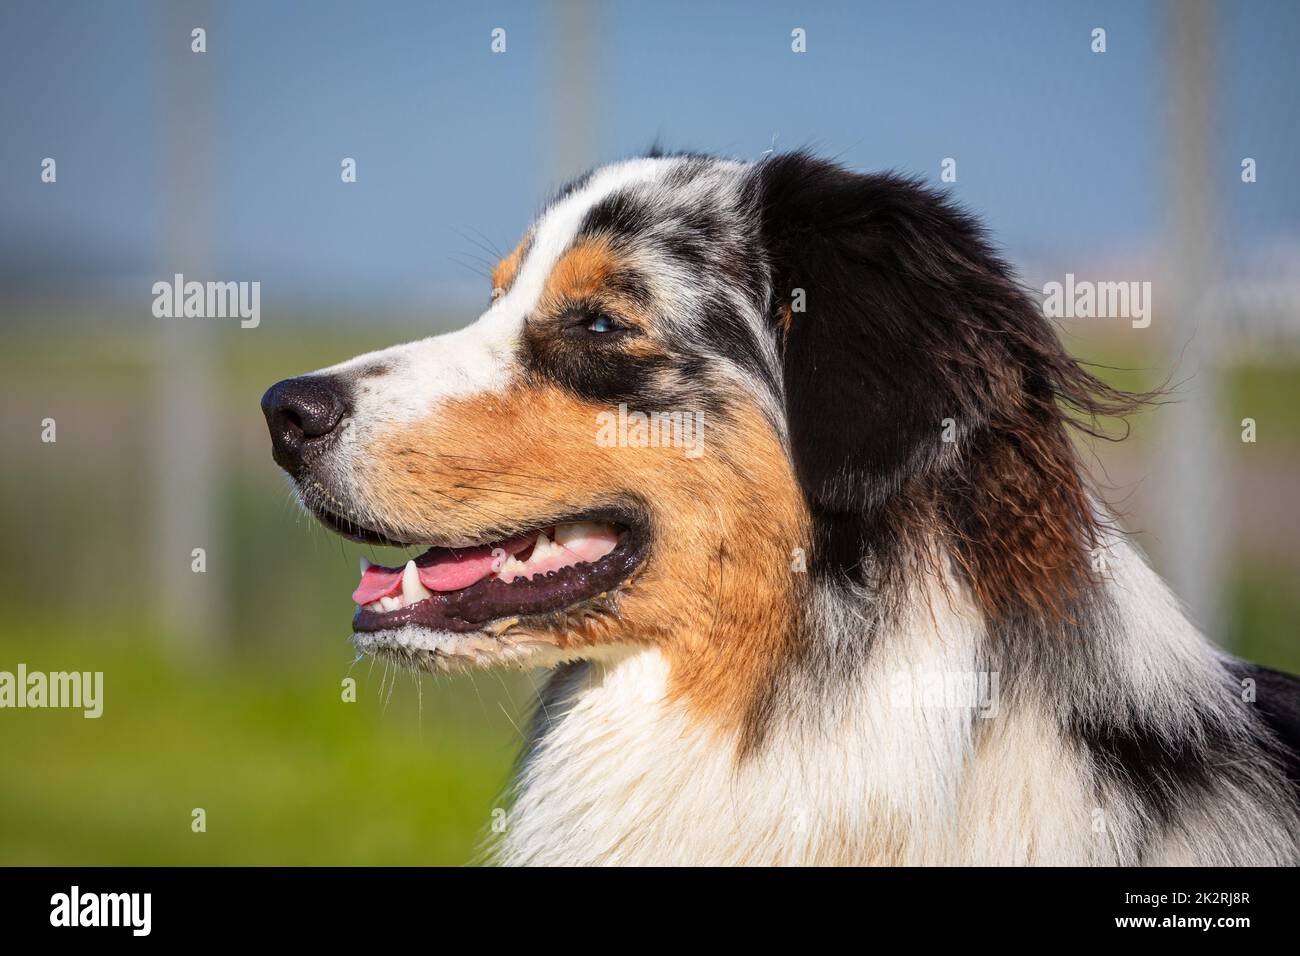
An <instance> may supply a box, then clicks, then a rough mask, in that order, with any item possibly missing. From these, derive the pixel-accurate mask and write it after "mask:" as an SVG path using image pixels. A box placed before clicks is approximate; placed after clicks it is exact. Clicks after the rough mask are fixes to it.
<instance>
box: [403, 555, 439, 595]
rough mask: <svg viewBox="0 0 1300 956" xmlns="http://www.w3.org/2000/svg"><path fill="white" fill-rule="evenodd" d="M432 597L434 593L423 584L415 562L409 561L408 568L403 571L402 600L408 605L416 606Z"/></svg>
mask: <svg viewBox="0 0 1300 956" xmlns="http://www.w3.org/2000/svg"><path fill="white" fill-rule="evenodd" d="M431 597H433V592H432V591H430V590H429V589H428V588H426V587H425V586H424V585H423V584H422V583H421V581H420V572H419V569H417V568H416V566H415V562H414V561H407V562H406V567H405V568H403V569H402V600H403V601H405V602H406V603H407V604H414V603H415V602H416V601H423V600H424V599H425V598H431Z"/></svg>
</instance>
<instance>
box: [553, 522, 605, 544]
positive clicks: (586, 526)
mask: <svg viewBox="0 0 1300 956" xmlns="http://www.w3.org/2000/svg"><path fill="white" fill-rule="evenodd" d="M605 528H606V525H605V524H604V523H603V522H599V521H573V522H570V523H569V524H562V525H560V526H559V527H558V528H556V529H555V541H556V543H557V544H568V543H569V542H570V541H576V540H578V539H579V538H587V537H590V536H592V535H595V534H599V533H601V532H602V531H604V530H605Z"/></svg>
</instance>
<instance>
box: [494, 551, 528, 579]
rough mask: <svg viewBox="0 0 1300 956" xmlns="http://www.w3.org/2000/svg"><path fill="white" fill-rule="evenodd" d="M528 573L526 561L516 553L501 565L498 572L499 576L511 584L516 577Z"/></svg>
mask: <svg viewBox="0 0 1300 956" xmlns="http://www.w3.org/2000/svg"><path fill="white" fill-rule="evenodd" d="M527 573H528V568H527V567H525V565H524V563H523V562H522V561H520V560H519V559H518V558H516V557H515V556H514V555H511V556H510V557H509V558H507V559H506V563H505V564H503V565H501V570H500V571H498V572H497V576H498V577H500V578H501V579H503V580H504V581H505V582H506V583H507V584H509V583H510V582H511V581H513V580H514V579H515V578H517V577H520V576H521V575H524V574H527Z"/></svg>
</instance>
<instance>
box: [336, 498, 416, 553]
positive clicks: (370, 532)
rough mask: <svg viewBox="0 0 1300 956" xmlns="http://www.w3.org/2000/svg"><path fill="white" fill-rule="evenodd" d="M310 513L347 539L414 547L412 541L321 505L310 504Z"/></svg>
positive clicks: (393, 546)
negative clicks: (368, 525) (386, 532)
mask: <svg viewBox="0 0 1300 956" xmlns="http://www.w3.org/2000/svg"><path fill="white" fill-rule="evenodd" d="M311 513H312V514H313V515H315V516H316V520H317V521H319V522H320V523H321V524H323V525H324V526H325V527H327V528H329V529H330V530H331V531H333V532H334V533H335V534H337V535H339V536H341V537H344V538H347V539H348V540H349V541H357V542H359V543H361V544H378V545H384V546H386V547H392V548H410V547H415V542H414V541H402V540H400V539H398V538H394V537H392V536H390V535H387V534H384V533H383V532H381V531H376V530H375V529H373V528H368V527H366V526H365V525H363V524H360V523H359V522H357V521H354V520H353V519H351V518H348V517H346V516H344V515H341V514H339V513H337V512H335V511H331V510H329V509H328V508H326V507H324V506H322V505H311Z"/></svg>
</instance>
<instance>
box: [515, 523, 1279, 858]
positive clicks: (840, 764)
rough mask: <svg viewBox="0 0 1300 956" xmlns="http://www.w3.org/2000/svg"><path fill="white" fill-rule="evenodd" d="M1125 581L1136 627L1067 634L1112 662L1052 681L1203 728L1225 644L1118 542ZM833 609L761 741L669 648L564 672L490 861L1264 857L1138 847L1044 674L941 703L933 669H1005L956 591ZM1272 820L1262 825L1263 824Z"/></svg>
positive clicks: (1119, 582)
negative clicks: (677, 671) (896, 611)
mask: <svg viewBox="0 0 1300 956" xmlns="http://www.w3.org/2000/svg"><path fill="white" fill-rule="evenodd" d="M1112 574H1113V576H1114V582H1115V583H1114V587H1113V600H1114V601H1115V602H1116V603H1117V607H1118V610H1119V612H1120V614H1119V618H1120V619H1122V620H1123V621H1126V622H1127V621H1133V622H1137V624H1136V625H1129V624H1124V625H1122V626H1108V627H1109V629H1108V630H1106V631H1105V633H1097V634H1091V635H1076V636H1084V637H1086V638H1087V639H1089V640H1092V641H1094V642H1095V644H1094V650H1093V653H1096V654H1101V655H1103V656H1104V657H1105V660H1098V661H1094V664H1093V667H1094V670H1093V672H1092V674H1091V676H1090V677H1088V678H1087V681H1085V680H1084V678H1082V677H1081V676H1080V675H1079V674H1075V673H1069V672H1068V671H1067V670H1065V669H1062V671H1061V672H1060V673H1054V674H1053V675H1052V676H1051V677H1050V678H1049V681H1050V682H1051V683H1053V684H1056V683H1059V684H1060V685H1061V687H1063V688H1065V690H1064V691H1063V693H1066V694H1067V696H1068V697H1069V698H1070V699H1071V700H1075V701H1078V700H1081V699H1083V698H1087V697H1088V696H1089V695H1095V696H1096V697H1097V705H1098V706H1103V705H1104V706H1107V707H1113V706H1115V705H1114V700H1113V698H1115V697H1117V696H1118V697H1123V698H1125V699H1126V700H1127V703H1126V704H1125V705H1124V706H1125V707H1126V708H1132V710H1133V712H1142V713H1157V712H1159V713H1161V714H1162V718H1161V719H1162V720H1163V721H1165V722H1166V724H1167V726H1168V727H1169V728H1174V729H1176V728H1177V726H1178V725H1184V726H1185V729H1190V730H1192V731H1194V730H1195V726H1199V724H1197V723H1196V722H1197V721H1202V720H1204V719H1205V717H1204V714H1203V713H1202V714H1198V713H1195V712H1194V711H1193V710H1192V708H1191V706H1190V703H1189V701H1191V700H1197V701H1199V702H1200V703H1201V705H1202V707H1205V706H1211V707H1214V706H1218V704H1217V703H1216V702H1217V701H1219V700H1222V699H1223V694H1222V686H1221V684H1219V683H1216V682H1218V681H1219V680H1220V679H1221V678H1220V677H1218V676H1216V675H1217V674H1219V673H1220V672H1219V671H1218V669H1217V665H1216V663H1215V660H1216V659H1215V657H1214V653H1213V651H1212V650H1211V649H1210V648H1209V647H1208V646H1207V645H1205V644H1204V642H1203V641H1202V639H1201V638H1200V637H1199V635H1197V634H1196V633H1195V630H1194V629H1193V628H1191V627H1190V625H1188V624H1187V622H1186V620H1185V619H1184V618H1183V617H1182V615H1181V614H1180V613H1179V612H1178V611H1177V608H1176V605H1175V603H1174V601H1173V599H1172V598H1171V597H1170V596H1169V595H1168V592H1167V590H1166V589H1165V588H1164V587H1163V585H1162V584H1161V582H1160V581H1159V580H1158V579H1157V578H1156V577H1155V576H1154V574H1152V573H1151V571H1150V570H1149V569H1148V568H1147V567H1146V566H1145V564H1144V563H1143V562H1142V560H1141V558H1140V557H1138V556H1137V555H1136V554H1135V553H1133V552H1132V551H1131V550H1130V549H1128V548H1127V546H1122V547H1120V546H1117V548H1116V563H1115V566H1114V567H1113V568H1112ZM824 600H828V601H829V602H830V605H831V606H832V607H833V608H838V612H832V613H839V614H840V615H841V616H840V618H839V619H835V618H833V617H826V618H825V621H826V625H827V628H828V632H827V634H826V638H827V640H826V642H824V643H823V644H822V645H821V646H820V647H819V648H818V649H817V653H819V654H822V655H823V657H824V658H825V659H824V660H822V661H821V664H818V665H816V666H813V667H811V668H807V667H796V668H794V669H793V670H792V671H791V672H790V673H789V674H787V675H785V676H784V678H783V679H782V680H780V681H778V682H777V689H776V691H775V693H774V695H773V697H772V700H771V715H770V716H771V719H770V721H769V724H768V729H767V732H766V734H765V735H764V737H763V739H762V741H761V744H760V745H759V746H757V747H753V748H750V749H748V750H747V749H746V747H745V745H744V741H743V739H742V731H741V730H738V729H737V728H734V727H729V726H727V725H725V724H721V723H717V722H711V721H709V720H701V719H700V716H699V715H698V714H697V713H694V712H693V711H692V709H691V707H690V706H689V705H688V702H687V701H683V700H682V699H680V698H679V697H677V696H676V695H675V694H674V692H673V687H674V683H675V677H674V674H673V667H674V664H673V659H672V656H671V655H670V654H667V653H665V652H663V651H662V650H660V649H658V648H654V647H646V648H639V649H624V650H622V651H620V652H618V653H617V654H611V655H609V656H607V657H604V658H602V659H601V660H599V661H594V660H592V661H585V662H581V663H577V664H571V665H567V666H566V667H564V668H561V669H559V670H557V671H556V672H555V673H554V674H553V676H552V678H551V680H550V682H549V684H548V686H547V688H546V690H545V692H544V696H543V700H542V707H541V709H540V712H539V722H538V727H537V729H536V731H535V734H534V738H533V740H532V742H531V745H530V748H529V751H528V753H527V754H526V755H525V758H524V760H523V762H522V764H521V767H520V771H519V775H518V778H517V779H516V801H515V804H514V806H513V808H512V810H511V812H510V815H509V818H508V825H507V827H506V831H505V833H504V834H502V835H501V836H500V838H499V839H500V842H499V843H498V845H497V855H498V859H499V860H501V861H502V862H506V863H531V864H573V865H578V864H599V863H608V864H639V863H640V864H646V863H649V864H839V863H844V864H848V863H854V864H862V863H880V864H949V865H951V864H967V863H976V864H1025V863H1049V864H1066V863H1068V864H1095V863H1121V864H1124V863H1128V864H1131V863H1134V862H1138V856H1137V854H1139V853H1141V854H1143V861H1144V862H1152V861H1156V862H1164V863H1178V862H1183V863H1186V862H1188V861H1192V860H1196V859H1218V860H1223V861H1226V860H1233V859H1238V858H1247V857H1248V856H1249V855H1250V854H1252V853H1253V854H1256V856H1257V857H1258V858H1260V859H1267V858H1269V856H1270V853H1272V852H1273V851H1270V850H1269V849H1268V847H1267V846H1266V845H1264V844H1260V845H1259V846H1250V847H1243V846H1242V845H1240V844H1241V840H1240V832H1237V834H1236V835H1235V836H1233V837H1232V839H1229V838H1228V833H1227V831H1226V830H1225V832H1224V838H1223V840H1222V842H1221V844H1220V845H1211V844H1210V843H1206V842H1205V841H1206V840H1207V839H1210V838H1212V837H1213V836H1214V831H1213V830H1212V828H1209V827H1208V826H1207V828H1206V829H1205V830H1204V831H1203V834H1202V837H1201V840H1202V843H1201V845H1200V846H1192V845H1189V844H1186V843H1183V842H1180V841H1179V839H1177V838H1169V839H1167V840H1166V842H1165V843H1164V844H1162V845H1161V846H1159V847H1158V848H1155V849H1153V848H1151V847H1150V845H1149V843H1148V844H1147V845H1146V846H1145V849H1138V848H1139V847H1143V846H1144V844H1143V838H1142V837H1141V836H1140V834H1141V833H1142V832H1144V831H1143V828H1144V827H1145V826H1147V824H1145V823H1144V822H1143V819H1142V818H1141V814H1140V813H1139V812H1136V811H1135V810H1134V807H1133V806H1132V805H1130V804H1127V803H1124V802H1123V801H1119V800H1114V801H1112V800H1110V798H1109V797H1108V796H1107V795H1106V794H1105V793H1102V792H1099V791H1098V790H1097V788H1096V785H1095V777H1094V776H1093V768H1092V767H1091V766H1090V764H1089V757H1088V755H1087V753H1085V752H1083V751H1081V750H1080V749H1079V748H1078V746H1077V745H1076V744H1075V743H1073V742H1072V741H1071V740H1070V739H1069V738H1068V737H1067V736H1065V735H1063V731H1062V726H1061V724H1060V722H1059V717H1060V715H1059V714H1058V713H1057V712H1056V711H1055V710H1054V709H1053V708H1054V707H1055V705H1054V704H1053V703H1052V701H1053V698H1051V697H1050V696H1049V694H1050V691H1049V690H1048V689H1046V688H1043V687H1040V686H1037V682H1039V681H1040V680H1041V678H1040V677H1038V676H1035V675H1034V674H1031V673H1028V672H1026V673H1023V674H1020V675H1018V676H1017V675H1012V677H1011V679H1010V680H1004V682H1003V683H1002V685H1001V686H1000V687H999V688H993V687H990V686H989V685H985V686H984V687H983V688H982V693H979V694H978V696H977V698H976V699H974V700H970V701H963V700H960V699H952V700H950V699H945V697H944V694H945V692H947V690H948V688H946V687H944V686H942V685H939V684H934V683H930V682H929V681H928V678H930V677H935V676H936V675H937V676H938V677H940V678H942V677H943V676H946V675H963V674H966V675H969V674H975V675H978V674H981V673H983V674H990V673H992V674H996V673H997V669H998V667H1006V666H1007V665H1006V663H1005V658H1001V659H1000V658H998V657H997V655H996V654H995V653H992V652H990V650H989V643H988V642H989V639H990V635H989V634H988V632H987V629H986V627H985V624H984V620H983V618H982V616H981V615H980V614H979V613H978V612H977V611H976V610H975V604H974V602H973V601H972V600H971V599H970V598H969V596H963V595H962V594H961V592H960V590H958V592H957V593H956V595H954V594H953V593H951V592H947V591H945V589H944V588H943V587H942V586H939V585H937V584H936V585H935V586H934V587H932V588H931V589H930V590H929V591H928V592H927V593H925V594H918V595H915V596H914V599H913V600H911V601H910V602H909V604H908V606H907V608H906V610H905V612H904V613H903V614H902V615H901V616H899V617H897V618H896V619H894V620H893V622H892V624H891V626H890V627H889V628H887V629H885V630H882V631H881V632H880V633H877V634H875V635H873V636H872V637H871V639H870V640H867V641H864V640H863V639H862V634H861V628H862V624H863V619H862V617H861V614H862V608H861V607H854V606H852V602H845V601H844V600H843V597H842V596H839V597H837V598H834V599H830V598H824ZM1064 637H1065V635H1056V638H1057V639H1063V638H1064ZM1126 647H1127V650H1125V648H1126ZM854 653H856V655H857V656H856V657H853V656H852V655H853V654H854ZM999 660H1001V661H1002V663H999ZM819 668H820V670H819ZM819 674H820V678H819V676H818V675H819ZM1009 683H1015V684H1016V686H1014V687H1009V686H1007V685H1008V684H1009ZM976 690H977V692H978V691H980V690H981V688H979V687H977V688H976ZM989 691H992V692H993V693H992V694H991V695H990V694H989ZM936 694H937V695H938V696H937V697H936V696H935V695H936ZM1103 698H1105V700H1103ZM1056 699H1059V698H1056ZM1082 706H1086V701H1085V704H1084V705H1082ZM1224 706H1226V703H1225V705H1224ZM1215 719H1217V718H1215ZM1223 799H1227V797H1226V796H1225V797H1223ZM1238 807H1239V809H1238V810H1237V811H1234V812H1236V813H1238V814H1240V813H1252V812H1254V810H1253V809H1251V808H1250V807H1249V806H1246V805H1245V804H1238ZM1242 807H1245V809H1242ZM1260 827H1261V829H1260V832H1261V833H1263V832H1267V827H1266V826H1265V824H1264V822H1263V821H1262V818H1261V822H1260ZM1207 854H1208V856H1207Z"/></svg>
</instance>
